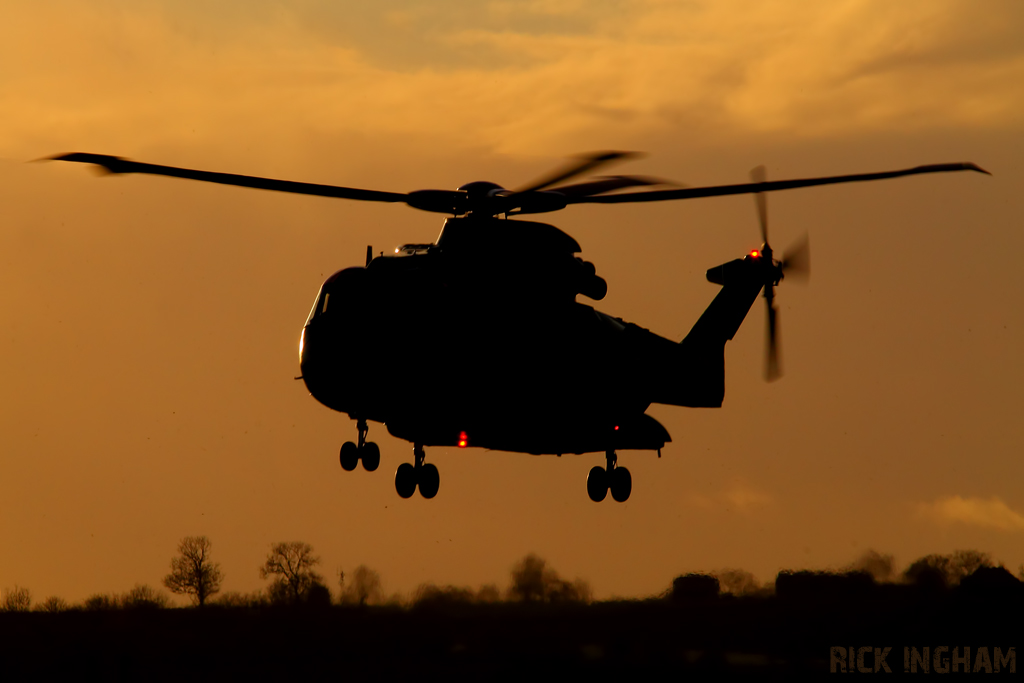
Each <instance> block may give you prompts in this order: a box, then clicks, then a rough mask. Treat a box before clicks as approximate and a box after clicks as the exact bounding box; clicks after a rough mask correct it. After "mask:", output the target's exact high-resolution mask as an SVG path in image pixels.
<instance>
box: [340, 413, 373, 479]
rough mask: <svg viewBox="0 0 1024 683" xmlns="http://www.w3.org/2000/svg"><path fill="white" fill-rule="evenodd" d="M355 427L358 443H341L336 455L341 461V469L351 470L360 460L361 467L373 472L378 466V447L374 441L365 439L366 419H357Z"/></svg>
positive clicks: (366, 430) (368, 429) (367, 428)
mask: <svg viewBox="0 0 1024 683" xmlns="http://www.w3.org/2000/svg"><path fill="white" fill-rule="evenodd" d="M356 429H357V430H359V443H358V444H355V443H352V442H351V441H346V442H345V443H343V444H342V445H341V453H340V454H339V457H338V459H339V460H340V461H341V469H343V470H345V471H346V472H351V471H352V470H354V469H355V468H356V465H358V464H359V461H360V460H361V461H362V462H363V469H364V470H366V471H367V472H373V471H374V470H375V469H377V468H378V467H379V466H380V448H379V447H378V446H377V444H375V443H374V442H372V441H367V440H366V434H367V433H368V432H369V431H370V428H369V427H368V426H367V424H366V420H358V421H357V422H356Z"/></svg>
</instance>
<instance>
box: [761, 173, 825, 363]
mask: <svg viewBox="0 0 1024 683" xmlns="http://www.w3.org/2000/svg"><path fill="white" fill-rule="evenodd" d="M750 179H751V181H752V182H754V183H764V182H767V173H766V171H765V167H764V166H758V167H757V168H755V169H753V170H751V171H750ZM754 202H755V205H756V207H757V217H758V222H759V223H760V225H761V239H762V240H763V241H764V243H763V244H762V245H761V257H762V258H763V259H764V263H765V281H764V301H765V305H766V307H767V311H766V313H767V316H766V319H767V321H768V329H767V337H766V339H765V342H766V343H765V373H764V374H765V379H766V380H767V381H769V382H772V381H774V380H776V379H778V378H779V377H781V376H782V364H781V362H780V360H779V358H780V352H779V309H778V307H776V305H775V286H776V285H778V284H779V282H780V281H781V280H782V278H783V277H785V276H786V275H789V276H790V277H795V278H797V279H801V280H804V281H806V280H807V279H808V278H809V277H810V273H811V251H810V242H809V240H808V238H807V235H804V236H803V237H802V238H801V239H800V240H799V241H797V243H796V244H794V245H793V247H792V248H791V249H790V250H789V252H788V253H786V254H784V255H783V257H782V260H776V259H775V258H774V253H773V251H772V248H771V245H770V244H769V242H768V198H767V196H766V195H765V193H764V192H757V193H755V194H754Z"/></svg>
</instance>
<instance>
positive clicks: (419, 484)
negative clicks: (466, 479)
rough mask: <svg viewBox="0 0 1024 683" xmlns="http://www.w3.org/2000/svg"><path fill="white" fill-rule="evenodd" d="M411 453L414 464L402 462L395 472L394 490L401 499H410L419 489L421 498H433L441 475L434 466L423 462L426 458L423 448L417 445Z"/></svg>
mask: <svg viewBox="0 0 1024 683" xmlns="http://www.w3.org/2000/svg"><path fill="white" fill-rule="evenodd" d="M412 453H413V459H414V462H413V463H408V462H403V463H402V464H401V465H399V466H398V470H397V471H396V472H395V490H396V491H397V492H398V495H399V496H401V497H402V498H411V497H412V494H414V493H416V489H417V488H419V490H420V495H421V496H423V497H424V498H427V499H430V498H433V497H434V496H436V495H437V490H438V489H439V488H440V487H441V475H440V474H439V473H438V471H437V467H436V466H435V465H433V464H431V463H424V462H423V461H424V460H425V459H426V457H427V454H426V453H425V452H424V451H423V446H420V445H419V444H417V445H416V446H415V447H413V450H412Z"/></svg>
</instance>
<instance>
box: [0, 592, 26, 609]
mask: <svg viewBox="0 0 1024 683" xmlns="http://www.w3.org/2000/svg"><path fill="white" fill-rule="evenodd" d="M31 607H32V594H31V593H29V591H28V589H27V588H22V587H20V586H15V587H14V588H11V589H9V590H5V591H4V595H3V600H0V611H2V612H27V611H29V609H30V608H31Z"/></svg>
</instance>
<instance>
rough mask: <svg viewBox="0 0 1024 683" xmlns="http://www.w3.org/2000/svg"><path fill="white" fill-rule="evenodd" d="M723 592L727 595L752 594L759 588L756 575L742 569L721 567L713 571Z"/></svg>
mask: <svg viewBox="0 0 1024 683" xmlns="http://www.w3.org/2000/svg"><path fill="white" fill-rule="evenodd" d="M714 577H715V578H717V579H718V585H719V586H721V591H722V592H723V593H728V594H729V595H735V596H740V595H753V594H754V593H757V592H758V591H759V590H761V584H760V583H759V582H758V580H757V577H756V576H754V575H753V574H751V573H750V572H748V571H746V570H744V569H722V570H720V571H717V572H715V573H714Z"/></svg>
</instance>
